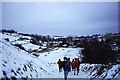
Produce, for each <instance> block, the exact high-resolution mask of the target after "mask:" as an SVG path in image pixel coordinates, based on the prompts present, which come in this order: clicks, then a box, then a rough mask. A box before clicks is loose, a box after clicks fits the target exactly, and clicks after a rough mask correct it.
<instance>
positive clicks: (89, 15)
mask: <svg viewBox="0 0 120 80" xmlns="http://www.w3.org/2000/svg"><path fill="white" fill-rule="evenodd" d="M2 26H3V29H14V30H16V31H18V32H24V33H34V34H40V35H67V36H68V35H77V36H79V35H92V34H104V33H108V32H112V33H113V32H117V31H118V3H117V2H6V3H2Z"/></svg>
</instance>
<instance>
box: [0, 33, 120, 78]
mask: <svg viewBox="0 0 120 80" xmlns="http://www.w3.org/2000/svg"><path fill="white" fill-rule="evenodd" d="M20 37H24V36H13V35H12V36H10V35H6V34H3V35H2V39H1V45H2V75H1V76H0V78H5V77H8V78H10V77H16V78H23V77H24V78H63V71H62V72H60V73H59V71H58V65H57V61H58V59H62V60H63V57H65V56H66V57H69V58H71V60H72V59H73V58H76V57H77V58H80V51H81V50H82V48H56V49H53V50H52V51H49V52H44V53H36V54H39V56H38V57H36V56H34V55H31V54H29V53H28V52H26V51H24V50H21V49H20V48H18V47H16V46H13V44H16V43H17V44H18V43H19V44H22V45H23V47H24V48H25V49H26V50H28V49H38V48H39V47H38V45H34V44H31V43H29V41H26V40H23V41H18V39H19V38H20ZM5 38H9V40H10V41H6V40H4V39H5ZM101 66H104V70H102V71H100V70H101ZM106 66H107V67H106ZM118 69H119V65H102V64H84V63H82V64H81V65H80V72H79V74H78V76H77V75H73V71H71V72H70V73H69V75H68V78H117V79H118V78H120V77H119V76H120V72H119V71H118Z"/></svg>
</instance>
